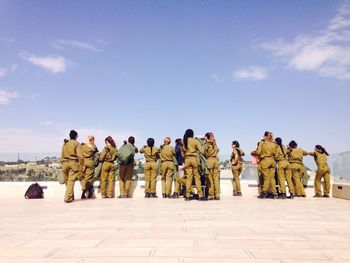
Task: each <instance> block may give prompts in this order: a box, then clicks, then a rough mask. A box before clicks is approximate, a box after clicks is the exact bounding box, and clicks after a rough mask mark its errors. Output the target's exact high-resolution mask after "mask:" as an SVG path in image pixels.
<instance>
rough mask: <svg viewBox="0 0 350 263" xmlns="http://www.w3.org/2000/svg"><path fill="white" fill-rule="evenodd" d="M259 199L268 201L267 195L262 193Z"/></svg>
mask: <svg viewBox="0 0 350 263" xmlns="http://www.w3.org/2000/svg"><path fill="white" fill-rule="evenodd" d="M258 198H259V199H266V198H267V193H265V192H261V194H260V195H259V196H258Z"/></svg>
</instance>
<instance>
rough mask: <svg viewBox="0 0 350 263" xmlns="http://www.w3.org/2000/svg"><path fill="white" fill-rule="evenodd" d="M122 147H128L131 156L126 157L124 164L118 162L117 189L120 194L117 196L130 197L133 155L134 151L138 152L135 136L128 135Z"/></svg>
mask: <svg viewBox="0 0 350 263" xmlns="http://www.w3.org/2000/svg"><path fill="white" fill-rule="evenodd" d="M122 147H129V148H130V149H131V151H132V154H131V156H130V157H129V159H128V162H127V163H126V164H122V163H120V164H119V190H120V195H119V196H118V198H130V197H131V196H130V195H129V194H130V190H131V183H132V176H133V173H134V156H135V153H138V149H137V147H136V146H135V138H134V137H133V136H130V137H129V138H128V142H127V143H125V145H123V146H122Z"/></svg>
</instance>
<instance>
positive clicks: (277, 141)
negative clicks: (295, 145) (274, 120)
mask: <svg viewBox="0 0 350 263" xmlns="http://www.w3.org/2000/svg"><path fill="white" fill-rule="evenodd" d="M275 142H276V143H277V145H278V146H279V147H280V148H281V150H282V153H283V156H285V155H286V154H285V152H284V149H283V145H282V139H281V138H280V137H277V138H276V139H275Z"/></svg>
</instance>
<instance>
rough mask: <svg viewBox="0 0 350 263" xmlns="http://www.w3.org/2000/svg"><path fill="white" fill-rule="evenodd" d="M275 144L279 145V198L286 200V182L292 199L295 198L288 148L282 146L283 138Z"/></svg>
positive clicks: (277, 157) (277, 154)
mask: <svg viewBox="0 0 350 263" xmlns="http://www.w3.org/2000/svg"><path fill="white" fill-rule="evenodd" d="M275 142H276V144H277V152H276V161H277V165H278V168H277V175H278V182H279V189H280V196H279V198H281V199H285V198H286V182H287V185H288V188H289V193H290V196H289V198H290V199H293V198H294V186H293V182H292V167H291V165H290V163H289V161H288V157H287V154H288V151H287V148H286V147H285V146H284V145H283V144H282V139H281V138H279V137H278V138H276V139H275Z"/></svg>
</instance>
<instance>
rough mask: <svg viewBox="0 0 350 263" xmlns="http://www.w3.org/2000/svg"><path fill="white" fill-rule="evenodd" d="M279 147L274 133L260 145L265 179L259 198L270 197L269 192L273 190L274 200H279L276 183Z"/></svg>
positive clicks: (258, 152) (259, 153) (258, 151)
mask: <svg viewBox="0 0 350 263" xmlns="http://www.w3.org/2000/svg"><path fill="white" fill-rule="evenodd" d="M276 148H277V145H276V143H275V142H274V141H273V136H272V133H269V134H268V138H267V139H264V140H263V141H261V142H260V143H259V147H258V150H257V152H256V153H257V155H258V156H259V159H260V164H261V172H262V175H263V177H264V184H263V188H262V192H261V194H260V196H259V198H262V199H265V198H267V197H268V191H269V189H271V192H272V196H273V198H277V192H276V181H275V168H276V162H275V155H276V150H277V149H276Z"/></svg>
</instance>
